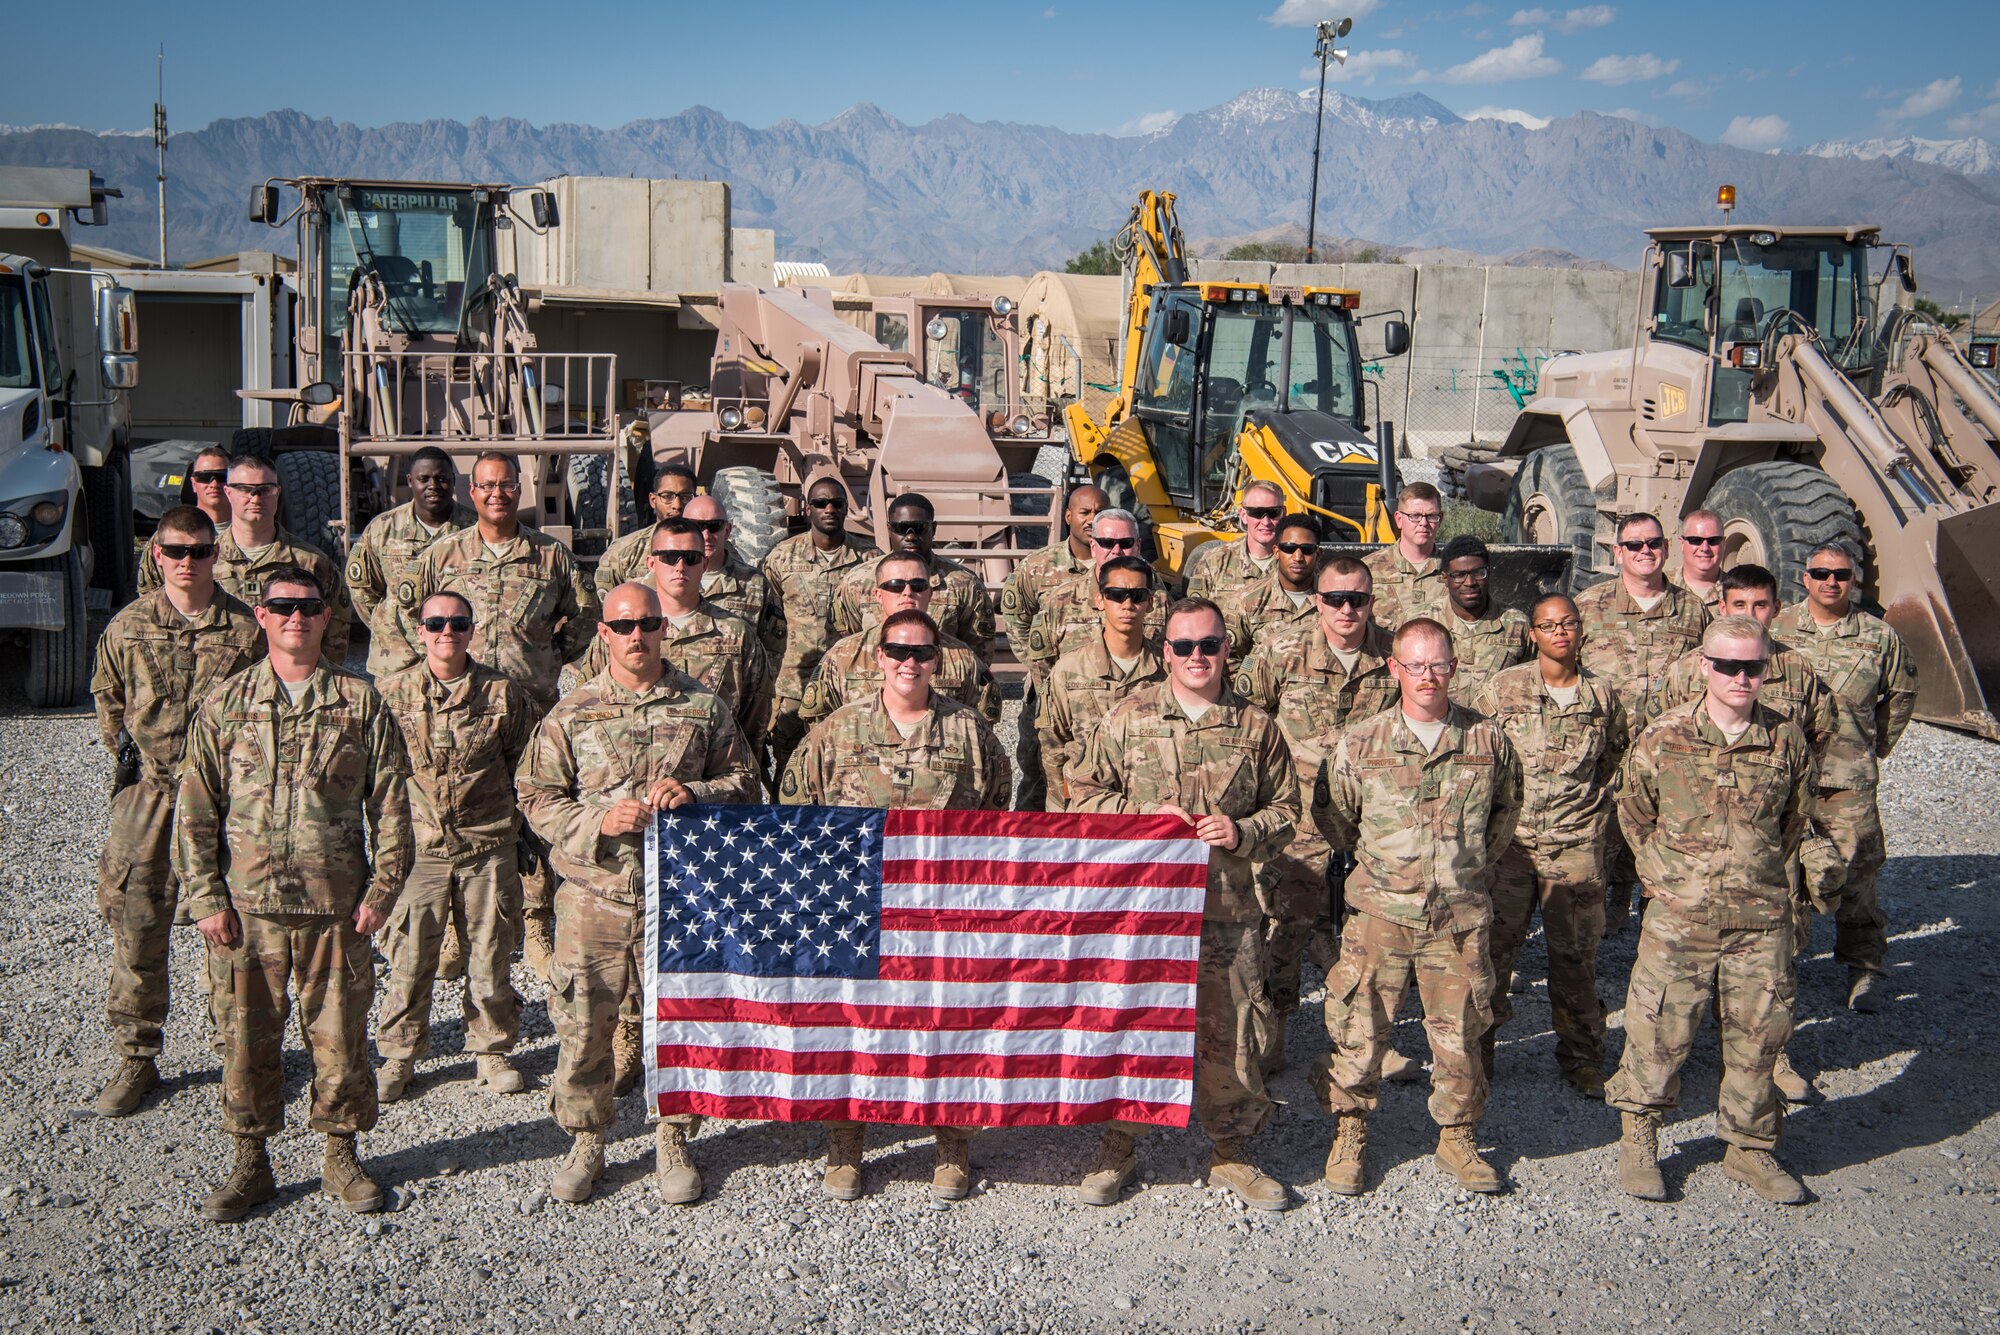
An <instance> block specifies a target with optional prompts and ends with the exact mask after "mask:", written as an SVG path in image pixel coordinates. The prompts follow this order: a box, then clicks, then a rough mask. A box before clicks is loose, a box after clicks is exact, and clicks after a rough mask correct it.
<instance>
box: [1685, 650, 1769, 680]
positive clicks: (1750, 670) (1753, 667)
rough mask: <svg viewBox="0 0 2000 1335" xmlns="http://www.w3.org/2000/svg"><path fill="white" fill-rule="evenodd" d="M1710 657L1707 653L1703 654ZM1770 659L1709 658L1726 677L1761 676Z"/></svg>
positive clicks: (1709, 663)
mask: <svg viewBox="0 0 2000 1335" xmlns="http://www.w3.org/2000/svg"><path fill="white" fill-rule="evenodd" d="M1702 657H1703V658H1708V655H1707V654H1703V655H1702ZM1768 661H1769V660H1768V659H1763V658H1709V659H1708V665H1709V666H1710V667H1712V668H1714V669H1715V670H1716V671H1717V672H1720V673H1721V674H1722V675H1723V676H1725V677H1761V676H1763V675H1764V665H1765V664H1766V663H1767V662H1768Z"/></svg>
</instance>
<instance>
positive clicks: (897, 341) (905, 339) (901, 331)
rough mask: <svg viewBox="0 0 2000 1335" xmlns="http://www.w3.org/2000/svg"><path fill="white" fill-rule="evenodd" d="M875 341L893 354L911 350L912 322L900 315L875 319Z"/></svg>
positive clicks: (880, 316)
mask: <svg viewBox="0 0 2000 1335" xmlns="http://www.w3.org/2000/svg"><path fill="white" fill-rule="evenodd" d="M875 341H876V342H877V343H880V344H881V345H882V346H883V347H885V348H887V349H888V350H889V351H891V352H908V351H909V350H910V322H909V320H907V319H906V318H904V317H903V316H900V315H877V316H876V317H875Z"/></svg>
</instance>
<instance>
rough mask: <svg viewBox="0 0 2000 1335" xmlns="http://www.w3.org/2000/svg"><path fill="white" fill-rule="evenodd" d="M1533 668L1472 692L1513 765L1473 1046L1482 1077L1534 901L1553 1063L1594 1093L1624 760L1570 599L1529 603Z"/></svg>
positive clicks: (1618, 713)
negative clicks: (1544, 943)
mask: <svg viewBox="0 0 2000 1335" xmlns="http://www.w3.org/2000/svg"><path fill="white" fill-rule="evenodd" d="M1532 615H1533V617H1534V621H1533V624H1532V627H1531V630H1530V633H1531V634H1532V635H1533V636H1534V642H1535V648H1536V651H1537V654H1536V658H1535V661H1533V662H1530V663H1522V664H1520V665H1518V666H1515V667H1510V668H1505V669H1503V670H1502V671H1501V672H1499V673H1498V674H1497V675H1495V676H1494V677H1493V678H1491V679H1490V680H1488V681H1487V682H1486V684H1485V685H1483V686H1481V687H1480V688H1479V689H1478V691H1477V692H1475V693H1474V694H1473V696H1472V709H1473V711H1474V712H1475V713H1480V714H1484V715H1486V716H1487V717H1488V718H1490V719H1492V720H1493V721H1494V722H1495V723H1497V724H1499V725H1500V730H1501V731H1502V732H1504V733H1505V734H1506V735H1507V741H1508V744H1509V745H1511V746H1512V747H1513V748H1514V754H1515V755H1516V757H1518V758H1519V760H1520V762H1521V815H1520V819H1519V820H1518V822H1517V823H1516V824H1515V827H1514V842H1513V844H1512V845H1511V846H1510V847H1509V848H1508V849H1507V851H1506V852H1505V853H1504V854H1502V855H1501V857H1500V863H1499V865H1498V866H1497V867H1496V868H1495V869H1494V877H1493V889H1492V899H1493V930H1492V935H1491V938H1490V941H1491V944H1490V947H1489V949H1490V952H1491V954H1492V960H1493V1026H1492V1028H1490V1029H1488V1030H1487V1031H1486V1037H1485V1038H1484V1039H1483V1040H1482V1041H1481V1057H1482V1059H1483V1063H1484V1066H1485V1069H1486V1074H1487V1076H1488V1077H1489V1078H1491V1076H1492V1074H1493V1046H1494V1040H1495V1038H1496V1036H1497V1035H1498V1033H1499V1031H1500V1029H1501V1028H1502V1027H1503V1026H1504V1025H1505V1024H1506V1023H1507V1021H1508V1020H1510V1019H1512V1018H1513V1016H1514V1002H1513V996H1512V991H1511V988H1512V980H1513V976H1514V957H1515V956H1516V955H1517V954H1518V953H1519V951H1520V949H1521V943H1522V942H1523V941H1524V940H1526V939H1527V935H1528V925H1529V923H1530V922H1531V921H1532V920H1533V918H1534V915H1535V910H1536V908H1537V907H1538V906H1539V907H1540V909H1541V914H1542V933H1543V935H1544V936H1545V937H1547V939H1548V950H1549V1013H1550V1018H1551V1020H1552V1021H1553V1023H1554V1026H1555V1031H1556V1065H1557V1067H1558V1068H1559V1069H1560V1070H1561V1071H1562V1076H1563V1079H1564V1080H1567V1081H1568V1082H1569V1083H1570V1085H1571V1087H1572V1088H1574V1089H1575V1090H1576V1091H1577V1093H1579V1094H1581V1095H1583V1096H1584V1097H1585V1098H1591V1099H1601V1098H1603V1097H1604V1003H1603V1001H1602V1000H1601V999H1600V998H1599V997H1598V995H1597V948H1598V945H1599V944H1600V943H1601V942H1602V941H1603V939H1604V844H1605V837H1606V834H1607V832H1608V831H1609V830H1610V828H1611V819H1612V802H1611V785H1612V780H1613V779H1614V778H1615V777H1616V775H1617V773H1618V761H1619V759H1620V758H1621V757H1622V756H1623V755H1624V754H1625V745H1626V741H1627V731H1628V728H1629V724H1628V722H1627V718H1626V710H1625V706H1624V703H1623V701H1621V700H1620V699H1619V697H1618V694H1617V692H1615V691H1613V690H1612V689H1611V687H1610V685H1609V684H1607V683H1606V682H1605V681H1604V680H1603V679H1602V678H1600V677H1596V676H1593V675H1591V674H1590V673H1588V672H1585V671H1583V670H1582V669H1581V668H1579V667H1578V666H1577V650H1578V648H1579V646H1580V644H1581V641H1582V634H1581V622H1580V621H1579V619H1578V617H1577V615H1576V604H1575V603H1573V602H1572V601H1570V599H1569V598H1568V597H1566V596H1564V595H1563V594H1560V593H1554V594H1548V595H1546V596H1544V597H1542V598H1539V599H1537V600H1536V602H1535V605H1534V608H1533V609H1532Z"/></svg>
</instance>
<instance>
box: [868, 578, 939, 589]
mask: <svg viewBox="0 0 2000 1335" xmlns="http://www.w3.org/2000/svg"><path fill="white" fill-rule="evenodd" d="M875 587H876V588H878V589H880V590H882V592H884V593H902V592H903V591H904V590H906V589H907V590H908V591H909V592H911V593H929V592H930V588H931V582H930V581H929V580H928V579H925V578H924V577H923V576H922V575H918V576H916V577H915V578H913V579H885V580H883V581H882V582H881V583H880V584H877V585H876V586H875Z"/></svg>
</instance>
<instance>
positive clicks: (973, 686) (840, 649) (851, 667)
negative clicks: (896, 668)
mask: <svg viewBox="0 0 2000 1335" xmlns="http://www.w3.org/2000/svg"><path fill="white" fill-rule="evenodd" d="M881 646H882V627H881V626H879V625H877V626H870V627H869V628H868V629H867V630H864V631H861V632H860V633H859V634H855V635H848V636H845V637H843V638H842V639H840V640H839V641H837V642H835V644H834V646H833V647H832V648H830V649H828V650H827V651H826V653H825V654H824V655H823V656H822V657H821V658H820V660H819V667H818V669H817V670H815V671H814V672H813V676H812V680H811V681H809V682H807V683H806V693H805V698H804V699H803V700H801V701H800V703H799V717H800V718H802V719H804V720H805V721H806V722H808V723H811V722H813V721H815V720H817V719H823V718H825V717H826V716H827V715H829V714H831V713H833V711H834V710H836V709H838V708H840V707H841V706H842V705H843V704H846V703H847V702H848V701H849V700H859V699H861V698H862V697H863V696H866V695H873V694H875V693H877V692H879V691H880V690H881V689H882V669H881V668H880V667H879V666H877V664H876V662H875V651H876V650H877V649H879V648H880V647H881ZM931 689H932V690H933V691H936V692H937V693H938V694H939V695H942V696H944V697H945V698H947V699H950V700H956V701H958V702H959V703H960V704H962V705H969V706H970V707H972V708H973V709H976V710H978V711H979V712H980V714H981V715H982V716H984V717H985V719H986V721H987V722H988V723H998V722H999V721H1000V690H999V688H998V687H996V686H995V685H994V684H993V676H992V674H991V673H989V672H988V671H987V670H986V666H985V664H983V663H981V662H980V661H979V660H978V659H977V658H974V657H973V656H972V650H971V649H969V648H967V647H966V646H965V645H964V644H963V643H962V642H960V641H958V640H955V639H953V638H952V637H951V636H949V635H946V636H945V637H943V638H942V639H941V640H939V641H938V657H937V675H936V676H934V677H933V678H931Z"/></svg>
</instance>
